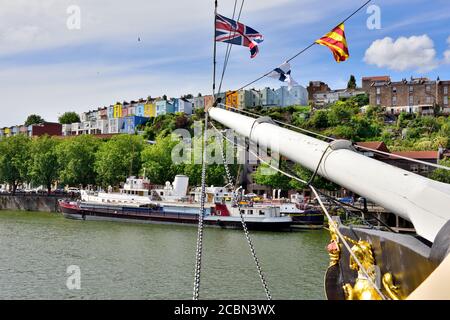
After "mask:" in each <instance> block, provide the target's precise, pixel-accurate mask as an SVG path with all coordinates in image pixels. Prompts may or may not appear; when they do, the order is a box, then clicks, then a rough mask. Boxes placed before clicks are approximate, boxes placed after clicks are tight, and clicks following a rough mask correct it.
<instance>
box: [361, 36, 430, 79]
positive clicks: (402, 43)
mask: <svg viewBox="0 0 450 320" xmlns="http://www.w3.org/2000/svg"><path fill="white" fill-rule="evenodd" d="M364 61H365V62H366V63H368V64H373V65H376V66H377V67H379V68H389V69H392V70H395V71H405V70H408V69H414V70H417V71H419V72H427V71H430V70H433V69H435V68H436V67H437V66H438V62H437V60H436V50H435V49H434V43H433V40H431V39H430V37H428V35H426V34H424V35H421V36H411V37H409V38H406V37H400V38H398V39H397V40H395V41H394V40H393V39H392V38H390V37H386V38H384V39H379V40H375V41H374V42H373V43H372V44H371V45H370V47H369V48H368V49H367V50H366V53H365V57H364Z"/></svg>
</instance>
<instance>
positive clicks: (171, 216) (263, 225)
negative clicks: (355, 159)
mask: <svg viewBox="0 0 450 320" xmlns="http://www.w3.org/2000/svg"><path fill="white" fill-rule="evenodd" d="M138 209H140V210H138ZM61 212H62V213H63V215H64V217H66V218H68V219H75V220H93V221H94V220H97V221H101V220H103V221H121V222H135V223H155V224H179V225H197V224H198V217H197V216H196V215H192V214H183V213H164V212H162V211H160V210H151V209H149V208H145V209H142V208H136V212H122V211H121V210H120V208H118V209H117V210H115V211H113V210H111V209H108V210H84V209H75V208H66V207H64V206H61ZM204 224H205V225H206V226H214V227H219V228H227V229H242V223H241V221H240V219H234V218H231V217H222V219H220V220H216V219H214V220H208V219H204ZM291 224H292V223H291V222H284V221H283V222H262V221H261V222H255V221H246V225H247V227H248V228H249V229H251V230H265V231H274V230H279V231H284V230H290V227H291Z"/></svg>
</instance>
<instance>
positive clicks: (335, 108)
mask: <svg viewBox="0 0 450 320" xmlns="http://www.w3.org/2000/svg"><path fill="white" fill-rule="evenodd" d="M358 112H359V107H358V105H357V104H356V103H354V102H351V101H347V102H344V101H336V102H335V103H334V104H333V105H332V106H331V107H330V111H329V113H328V123H329V124H330V125H331V126H337V125H340V124H343V123H346V122H349V121H350V119H351V118H352V117H353V116H354V115H356V114H358Z"/></svg>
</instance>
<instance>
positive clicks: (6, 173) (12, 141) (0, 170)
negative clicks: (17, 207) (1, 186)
mask: <svg viewBox="0 0 450 320" xmlns="http://www.w3.org/2000/svg"><path fill="white" fill-rule="evenodd" d="M29 162H30V139H29V138H28V137H26V136H24V135H21V134H20V135H17V136H12V137H8V138H5V139H3V140H1V141H0V181H3V182H6V183H8V184H9V185H10V186H12V188H13V189H12V193H13V195H15V194H16V190H17V186H18V185H19V184H21V183H24V182H26V181H28V178H29V175H28V173H29V172H28V168H29Z"/></svg>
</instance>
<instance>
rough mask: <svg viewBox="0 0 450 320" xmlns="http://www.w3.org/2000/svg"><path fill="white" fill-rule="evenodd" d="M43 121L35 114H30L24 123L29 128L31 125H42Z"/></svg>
mask: <svg viewBox="0 0 450 320" xmlns="http://www.w3.org/2000/svg"><path fill="white" fill-rule="evenodd" d="M44 122H45V120H44V119H42V117H41V116H39V115H37V114H31V115H29V116H28V118H27V120H26V121H25V125H26V126H31V125H32V124H40V123H44Z"/></svg>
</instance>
